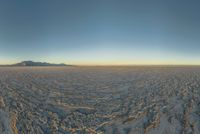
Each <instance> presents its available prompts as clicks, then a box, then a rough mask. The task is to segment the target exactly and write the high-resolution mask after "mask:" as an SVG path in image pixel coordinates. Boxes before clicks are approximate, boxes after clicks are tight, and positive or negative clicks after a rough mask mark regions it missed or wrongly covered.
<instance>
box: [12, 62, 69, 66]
mask: <svg viewBox="0 0 200 134" xmlns="http://www.w3.org/2000/svg"><path fill="white" fill-rule="evenodd" d="M11 66H69V65H66V64H63V63H61V64H54V63H47V62H34V61H22V62H20V63H16V64H13V65H11Z"/></svg>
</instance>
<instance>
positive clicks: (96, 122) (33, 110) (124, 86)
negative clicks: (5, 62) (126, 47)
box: [0, 66, 200, 134]
mask: <svg viewBox="0 0 200 134" xmlns="http://www.w3.org/2000/svg"><path fill="white" fill-rule="evenodd" d="M0 133H1V134H12V133H13V134H73V133H74V134H97V133H99V134H104V133H105V134H199V133H200V67H198V66H196V67H195V66H146V67H139V66H135V67H134V66H133V67H131V66H130V67H0Z"/></svg>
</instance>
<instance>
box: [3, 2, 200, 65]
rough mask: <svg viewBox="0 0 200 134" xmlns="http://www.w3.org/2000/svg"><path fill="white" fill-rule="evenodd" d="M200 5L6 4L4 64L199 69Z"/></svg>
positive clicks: (4, 13) (106, 3)
mask: <svg viewBox="0 0 200 134" xmlns="http://www.w3.org/2000/svg"><path fill="white" fill-rule="evenodd" d="M199 7H200V1H199V0H190V1H189V0H1V1H0V63H11V62H16V61H20V60H38V61H49V62H65V63H72V64H200V15H199V13H200V8H199Z"/></svg>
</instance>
